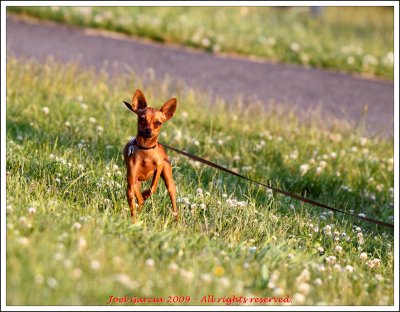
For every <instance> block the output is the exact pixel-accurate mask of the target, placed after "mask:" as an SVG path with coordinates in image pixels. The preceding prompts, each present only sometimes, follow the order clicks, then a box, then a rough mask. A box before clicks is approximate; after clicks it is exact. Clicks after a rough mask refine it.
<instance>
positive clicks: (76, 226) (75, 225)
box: [72, 222, 82, 230]
mask: <svg viewBox="0 0 400 312" xmlns="http://www.w3.org/2000/svg"><path fill="white" fill-rule="evenodd" d="M81 227H82V225H81V224H80V223H79V222H75V223H74V224H73V225H72V228H73V229H75V230H79V229H80V228H81Z"/></svg>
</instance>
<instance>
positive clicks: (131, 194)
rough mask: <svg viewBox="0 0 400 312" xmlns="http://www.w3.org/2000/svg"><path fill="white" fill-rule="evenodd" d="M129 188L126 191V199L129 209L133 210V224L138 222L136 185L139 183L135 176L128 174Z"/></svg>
mask: <svg viewBox="0 0 400 312" xmlns="http://www.w3.org/2000/svg"><path fill="white" fill-rule="evenodd" d="M127 179H128V187H127V190H126V197H127V199H128V204H129V208H130V210H131V218H132V223H135V222H136V203H135V184H136V183H137V178H136V176H135V175H133V174H130V173H129V172H128V176H127Z"/></svg>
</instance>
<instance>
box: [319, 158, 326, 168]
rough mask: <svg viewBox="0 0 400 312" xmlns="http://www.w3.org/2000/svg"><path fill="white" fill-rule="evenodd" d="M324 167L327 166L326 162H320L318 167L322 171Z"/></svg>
mask: <svg viewBox="0 0 400 312" xmlns="http://www.w3.org/2000/svg"><path fill="white" fill-rule="evenodd" d="M326 165H327V162H326V161H325V160H321V161H320V162H319V166H320V167H321V168H322V169H323V168H325V167H326Z"/></svg>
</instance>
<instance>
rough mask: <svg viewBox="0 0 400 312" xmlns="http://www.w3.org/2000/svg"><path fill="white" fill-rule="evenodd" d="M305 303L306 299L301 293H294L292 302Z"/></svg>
mask: <svg viewBox="0 0 400 312" xmlns="http://www.w3.org/2000/svg"><path fill="white" fill-rule="evenodd" d="M305 301H306V297H305V296H304V295H303V294H301V293H295V294H294V295H293V302H294V303H296V304H303V303H304V302H305Z"/></svg>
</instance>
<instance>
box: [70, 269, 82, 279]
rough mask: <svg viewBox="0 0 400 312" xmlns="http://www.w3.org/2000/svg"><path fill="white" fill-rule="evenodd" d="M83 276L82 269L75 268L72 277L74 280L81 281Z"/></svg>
mask: <svg viewBox="0 0 400 312" xmlns="http://www.w3.org/2000/svg"><path fill="white" fill-rule="evenodd" d="M81 276H82V270H81V269H80V268H75V269H73V270H72V277H73V278H74V279H79V278H80V277H81Z"/></svg>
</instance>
